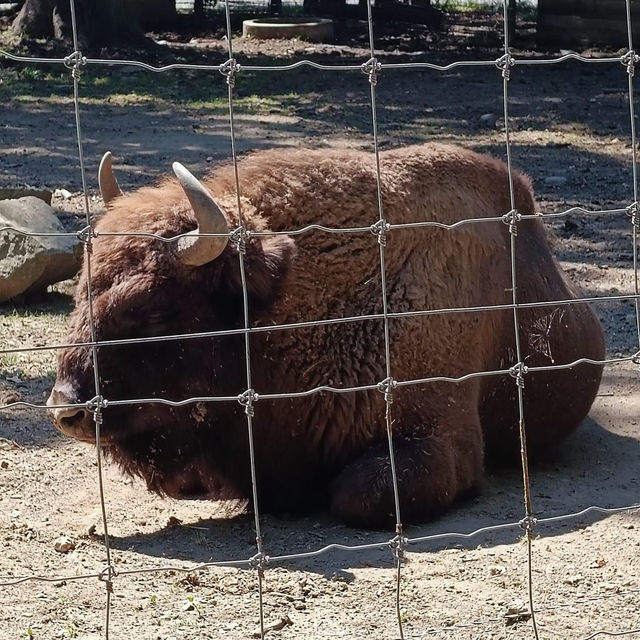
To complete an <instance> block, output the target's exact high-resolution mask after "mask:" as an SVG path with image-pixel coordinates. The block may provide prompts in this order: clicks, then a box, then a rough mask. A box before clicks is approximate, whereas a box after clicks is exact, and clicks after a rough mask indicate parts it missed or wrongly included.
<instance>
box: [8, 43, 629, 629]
mask: <svg viewBox="0 0 640 640" xmlns="http://www.w3.org/2000/svg"><path fill="white" fill-rule="evenodd" d="M245 44H246V47H244V49H245V50H246V51H245V52H244V53H243V44H242V42H239V43H238V49H239V51H240V54H241V55H245V56H249V58H250V57H251V56H255V55H258V54H259V53H260V52H259V51H257V52H256V50H254V49H252V48H251V47H255V45H254V44H251V43H245ZM198 45H199V46H200V47H201V49H202V52H203V53H202V55H203V56H205V57H207V59H209V60H212V61H213V60H215V61H218V60H219V59H220V57H221V56H222V53H221V50H222V48H223V46H224V43H222V42H220V41H217V40H206V39H201V41H200V42H199V43H198ZM176 46H178V45H176ZM270 47H276V49H275V50H270V51H269V52H267V53H268V54H269V55H277V56H279V58H280V59H285V60H288V61H293V60H295V59H300V58H302V57H305V56H312V55H318V56H320V57H322V56H325V58H326V57H327V56H329V57H330V58H331V57H332V58H333V59H334V60H335V61H342V60H343V59H346V60H347V61H348V60H350V59H357V60H362V59H364V54H365V53H366V52H365V51H364V50H362V49H358V48H357V47H351V48H350V49H345V48H344V47H342V48H339V47H337V48H335V50H332V49H331V48H330V47H324V48H323V49H322V50H321V51H318V50H314V48H313V47H308V46H307V45H304V43H302V44H301V43H295V42H293V43H280V44H279V45H270ZM278 47H279V48H278ZM309 48H310V49H311V51H308V50H307V49H309ZM361 54H362V57H358V56H360V55H361ZM385 55H387V56H388V57H389V58H392V57H393V55H395V54H394V53H393V52H387V53H385ZM482 55H483V56H485V55H486V52H485V53H484V54H482ZM430 56H431V58H434V59H436V58H437V59H438V60H442V59H443V58H442V56H440V57H439V54H435V53H428V52H427V53H425V54H423V57H422V59H430ZM486 57H488V58H489V59H490V58H491V57H492V56H491V55H486ZM323 59H324V58H323ZM383 59H384V58H383ZM416 59H420V58H419V56H418V57H417V58H416ZM452 59H455V57H449V58H448V60H449V61H451V60H452ZM516 71H517V72H514V77H513V79H512V81H511V83H510V108H511V113H512V116H513V126H514V134H513V152H514V153H513V156H514V163H515V165H516V166H518V167H519V168H521V169H522V170H524V171H525V172H527V173H529V174H530V175H531V176H532V178H533V181H534V186H535V188H536V192H537V194H538V198H539V202H540V205H541V208H542V209H543V210H545V211H557V210H563V209H565V208H567V207H569V206H572V205H575V204H581V205H583V206H586V207H589V208H594V209H603V208H610V207H618V206H626V205H628V204H629V203H630V202H631V201H632V199H633V195H632V194H633V189H632V177H631V144H630V135H629V114H628V102H627V97H626V94H625V91H626V84H627V76H626V73H625V70H624V68H623V67H622V66H621V65H619V64H618V63H615V64H600V65H579V64H577V63H571V62H569V63H566V64H563V65H558V66H555V67H527V68H524V67H523V68H522V70H520V68H517V70H516ZM124 75H125V77H130V74H129V75H127V74H124ZM274 78H275V79H274V81H273V82H272V83H270V84H269V85H268V86H269V87H270V90H271V91H272V94H273V95H274V96H276V97H277V96H281V95H283V94H285V93H287V92H288V91H289V90H290V89H291V87H293V85H294V84H295V83H300V85H301V87H302V89H301V90H300V91H299V93H298V94H296V95H294V96H293V97H292V98H291V103H290V106H289V108H288V109H287V110H286V111H283V110H280V109H276V110H275V112H270V111H269V109H264V108H258V109H257V110H253V111H252V110H251V109H248V108H247V109H243V110H241V111H240V112H239V113H238V116H237V125H238V131H237V135H238V147H239V150H240V151H244V150H247V149H253V148H257V147H265V146H276V145H286V146H302V145H307V146H314V147H325V146H354V147H355V146H357V147H361V148H370V146H371V134H370V131H371V125H370V112H369V111H368V91H369V88H368V84H367V82H366V78H365V77H364V76H361V75H360V74H357V73H356V74H351V75H349V74H339V73H330V72H325V73H320V72H318V73H315V74H312V73H310V72H308V71H307V72H304V73H300V74H297V75H296V76H295V78H294V79H293V80H290V79H289V78H288V77H287V78H285V77H284V76H280V75H278V76H275V77H274ZM215 81H216V82H218V81H219V79H218V78H216V80H215ZM199 82H200V83H201V82H203V77H202V76H189V77H188V78H186V79H185V86H188V84H189V83H199ZM51 95H53V96H55V97H50V96H51ZM60 95H63V96H64V95H67V96H68V86H66V87H64V88H62V89H60V88H56V87H55V86H52V87H51V92H50V95H43V96H40V97H35V98H27V97H24V96H8V98H7V99H6V100H2V101H0V185H2V184H6V185H10V184H11V185H14V184H16V185H20V184H22V185H24V184H31V185H36V186H45V187H49V188H52V189H55V188H65V189H68V190H69V191H70V192H71V193H72V196H71V198H68V199H65V198H63V197H61V196H57V197H56V198H54V205H55V206H56V207H58V208H59V209H60V210H61V212H65V213H66V214H68V215H65V216H64V218H65V220H66V221H67V222H68V223H69V225H70V226H73V225H74V224H75V225H79V224H81V221H80V220H76V219H75V216H76V214H78V213H80V212H81V209H82V198H80V197H79V196H78V191H79V189H80V180H79V173H78V163H77V149H76V143H75V137H74V136H75V124H74V120H73V108H72V104H71V102H70V101H69V99H68V97H67V98H64V97H63V98H61V97H60ZM501 95H502V94H501V78H500V76H499V73H498V72H497V71H496V70H495V69H493V68H491V67H489V68H481V69H455V70H452V71H449V72H436V71H415V70H414V71H411V72H409V71H406V72H398V73H391V72H389V73H385V74H383V77H382V78H381V81H380V86H379V106H380V129H381V143H382V145H383V147H384V146H395V145H399V144H402V143H409V142H415V141H420V140H434V139H437V140H450V141H455V142H458V143H461V144H464V145H466V146H469V147H472V148H476V149H481V150H484V151H488V152H491V153H493V154H495V155H498V156H502V155H503V154H504V136H503V133H502V131H501V129H500V119H501V100H502V98H501ZM82 121H83V131H84V136H85V143H86V144H85V154H86V157H87V165H88V168H89V188H90V191H91V193H92V195H94V196H95V194H96V184H95V178H94V177H93V176H94V174H95V168H96V166H97V163H98V161H99V157H100V155H101V154H102V152H103V151H104V150H105V149H111V151H112V152H113V153H114V156H115V157H116V158H118V159H119V162H120V165H121V166H120V167H119V177H120V179H121V183H122V185H123V187H124V188H125V189H132V188H134V187H135V186H137V185H140V184H146V183H148V182H150V181H152V180H153V179H154V178H155V177H156V176H159V175H161V174H162V173H164V172H166V170H167V168H168V167H169V165H170V163H171V161H173V160H180V161H182V162H184V163H185V164H187V165H188V166H190V167H192V168H193V169H194V170H196V171H200V172H203V171H205V170H206V168H207V165H208V164H209V163H210V162H211V161H213V160H215V159H220V158H227V157H228V156H229V137H228V135H229V130H228V122H227V120H226V116H225V112H224V108H223V107H220V106H207V105H206V104H205V105H204V106H202V105H200V106H180V107H173V106H171V105H166V104H160V105H158V104H155V103H154V102H152V101H146V102H142V103H140V104H128V105H125V106H122V105H121V104H111V103H110V102H108V101H106V100H100V101H89V102H85V103H84V104H83V107H82ZM558 178H559V179H558ZM91 206H92V209H94V210H95V211H98V210H99V208H100V202H99V200H98V199H97V197H94V198H92V204H91ZM553 227H554V232H555V234H556V236H557V240H556V250H557V253H558V255H559V257H560V258H561V260H562V262H563V264H564V266H565V268H566V269H567V270H568V271H569V273H570V274H571V275H572V277H573V278H574V279H575V280H576V281H578V282H579V283H580V284H581V285H582V286H583V288H584V290H585V292H586V293H588V294H589V295H598V294H600V295H605V294H618V293H630V292H632V291H633V287H634V278H633V264H632V244H631V225H630V222H629V219H628V218H627V217H626V216H624V215H622V216H617V217H606V216H589V217H586V216H579V215H572V216H570V217H568V218H564V219H560V220H558V221H557V222H555V223H554V224H553ZM70 291H71V284H70V283H64V284H63V285H61V286H59V287H56V289H55V291H52V292H49V293H48V294H46V295H44V296H42V297H40V298H38V299H37V300H31V301H28V302H21V303H20V304H17V305H3V306H0V343H1V344H2V347H3V348H7V347H13V346H27V345H37V344H46V343H51V342H56V341H59V340H61V339H62V336H63V335H64V327H65V318H66V315H67V314H68V313H69V311H70V309H71V306H72V301H71V298H70V296H69V292H70ZM595 306H596V309H597V312H598V313H599V315H600V317H601V319H602V322H603V324H604V327H605V330H606V333H607V349H608V353H609V355H611V356H614V355H617V354H625V355H627V354H631V353H634V352H635V351H636V350H637V348H638V337H637V335H636V330H635V319H634V318H635V316H634V308H633V305H632V304H631V303H629V302H620V303H601V304H597V305H595ZM54 361H55V355H54V354H52V353H49V352H36V353H31V354H22V355H17V356H4V357H2V358H1V359H0V405H3V404H8V403H10V402H13V401H16V400H20V399H23V400H29V401H31V402H36V403H39V402H43V401H44V399H45V398H46V396H47V394H48V390H49V388H50V386H51V384H52V379H53V378H52V376H53V367H54ZM639 404H640V396H639V394H638V383H637V367H636V366H635V365H632V364H623V365H616V366H612V367H609V368H607V370H606V371H605V376H604V381H603V384H602V387H601V390H600V394H599V396H598V398H597V400H596V403H595V404H594V407H593V410H592V412H591V415H590V418H589V420H587V422H586V423H585V425H584V426H583V427H582V428H581V429H580V430H579V432H578V433H576V435H575V436H574V437H573V438H572V439H571V440H570V441H569V442H567V443H566V445H565V446H563V447H562V448H561V449H559V450H558V451H555V452H553V454H551V456H550V458H549V459H548V460H546V461H545V462H543V463H540V464H537V465H535V467H534V468H533V469H532V489H533V494H532V495H533V504H534V510H535V513H536V515H537V516H538V517H539V518H545V517H550V516H556V515H562V514H568V513H574V512H577V511H580V510H581V509H583V508H585V507H588V506H590V505H600V506H603V507H620V506H626V505H631V504H634V503H636V502H638V495H639V480H640V433H639V430H638V424H637V420H638V419H637V415H638V409H639V408H640V407H639ZM104 477H105V479H104V493H105V496H106V505H107V513H108V523H109V532H110V534H111V537H110V540H111V552H112V562H113V564H114V565H115V566H116V567H117V569H118V571H120V572H121V574H122V575H118V576H116V577H115V579H114V581H113V596H112V607H111V620H110V623H111V634H110V636H111V638H123V639H124V638H137V639H139V640H169V639H172V640H173V639H175V640H178V639H184V638H203V639H205V638H211V639H212V638H221V637H225V638H247V637H251V636H252V634H253V633H254V632H255V630H256V626H257V624H258V610H259V603H258V592H257V589H256V584H257V582H256V581H257V575H256V572H255V571H254V570H252V569H237V568H209V569H206V570H197V571H193V572H190V573H183V572H180V571H162V572H153V573H136V574H133V575H125V574H126V572H127V571H130V570H134V569H148V568H155V567H165V566H171V567H185V568H189V567H193V566H195V565H197V564H198V563H202V562H209V561H212V560H213V561H220V560H232V559H246V558H249V557H250V556H252V555H253V554H254V553H255V532H254V525H253V519H252V517H251V516H247V515H245V514H242V513H238V514H237V515H235V516H234V517H229V516H227V515H225V514H224V513H223V512H222V511H221V509H220V508H218V507H217V506H216V505H213V504H210V503H207V502H180V503H178V502H175V501H171V500H160V499H159V498H157V497H154V496H151V495H149V494H148V493H147V492H146V491H145V488H144V487H143V486H142V484H141V483H140V482H136V481H134V482H132V481H131V480H130V479H128V478H124V477H122V476H121V475H120V473H119V472H118V470H117V469H115V468H112V467H110V466H108V465H107V466H106V468H105V471H104ZM97 495H98V493H97V467H96V459H95V454H94V452H93V450H92V449H91V448H90V447H87V446H83V445H81V444H79V443H76V442H72V441H70V440H69V439H66V438H63V437H61V436H59V435H58V434H57V433H56V432H55V431H54V429H53V428H52V426H51V425H50V424H49V422H48V419H47V417H46V415H45V414H44V413H43V412H40V411H35V410H33V411H30V410H25V409H15V410H4V411H1V412H0V583H2V582H3V581H4V582H6V581H7V580H8V579H9V578H10V577H11V576H25V575H26V576H34V575H36V576H41V577H44V578H47V579H51V580H52V581H51V582H41V581H34V580H31V581H29V582H25V583H22V584H20V585H13V586H4V587H0V638H2V639H5V638H7V639H9V638H11V639H13V638H42V639H48V638H52V639H53V638H85V639H91V640H95V639H97V638H102V637H104V630H105V602H106V589H105V583H104V582H102V581H100V580H98V579H97V578H91V579H86V580H68V579H67V580H60V579H59V578H60V577H64V576H67V577H69V576H74V575H83V574H97V573H99V572H100V571H101V570H102V569H103V567H104V565H105V545H104V541H103V539H102V537H101V534H102V532H103V525H102V523H101V520H100V513H99V508H98V501H97ZM523 512H524V508H523V502H522V482H521V478H520V473H519V471H518V469H508V470H489V472H488V474H487V479H486V483H485V486H484V488H483V492H482V495H480V496H479V497H477V498H475V499H473V500H470V501H468V502H465V503H461V504H459V505H458V506H457V507H456V508H455V509H454V510H452V511H451V512H450V513H449V514H447V515H446V516H445V517H442V518H440V519H438V520H437V521H435V522H431V523H428V524H425V525H423V526H420V527H412V528H410V529H409V530H408V531H407V535H408V536H409V537H410V538H416V537H421V536H429V535H434V534H438V533H443V532H461V533H468V532H471V531H474V530H476V529H478V528H480V527H484V526H487V525H492V524H500V523H513V522H517V521H518V520H519V519H520V518H522V516H523ZM262 526H263V529H264V539H265V550H266V553H267V554H268V555H270V556H276V555H280V554H284V553H294V552H303V551H311V550H316V549H319V548H321V547H323V546H325V545H328V544H331V543H342V544H348V545H358V544H363V543H370V542H384V541H386V540H388V539H389V538H390V537H391V536H392V533H391V532H386V533H385V532H371V531H360V530H354V529H349V528H346V527H344V526H341V525H339V524H337V523H336V522H335V521H333V520H332V519H331V518H330V517H329V516H328V515H327V514H326V513H317V514H313V515H311V516H308V517H302V518H293V517H292V518H287V519H279V518H275V517H272V516H265V517H264V518H263V520H262ZM639 530H640V523H639V522H638V518H637V514H636V513H635V512H628V513H625V514H616V515H604V514H590V515H588V516H580V517H576V518H573V519H567V520H563V521H561V522H557V523H553V524H548V525H544V526H543V525H540V526H539V527H538V528H536V538H535V540H534V541H533V545H532V548H533V565H532V576H533V584H534V599H535V603H536V610H537V621H538V627H539V629H538V630H539V634H540V637H541V638H572V639H576V638H587V637H588V636H590V634H592V633H593V632H596V631H600V630H607V631H610V632H626V631H632V630H634V629H640V606H639V605H638V594H639V591H640V578H639V569H640V560H639V558H640V554H639V553H638V546H639V545H640V536H639V534H638V531H639ZM60 536H66V537H67V538H68V542H69V543H70V545H71V548H70V549H69V550H67V551H66V552H61V551H57V550H56V542H57V541H59V538H60ZM395 585H396V573H395V569H394V566H393V557H392V554H391V551H390V549H388V548H383V549H380V550H375V551H357V552H356V551H351V552H346V551H340V550H333V551H329V552H327V553H325V554H323V555H320V556H316V557H313V558H309V559H306V560H298V561H291V562H287V563H283V564H282V565H278V564H276V565H274V566H271V565H269V566H268V567H267V570H266V572H265V576H264V587H265V593H264V611H265V620H266V622H267V624H268V625H270V624H272V623H274V624H275V626H276V627H279V628H276V629H273V630H272V631H270V632H269V637H273V638H282V639H283V640H287V639H293V638H314V639H315V638H318V639H319V638H334V637H335V638H362V637H370V638H376V639H389V638H397V637H398V636H399V632H398V626H397V623H396V613H395ZM527 598H528V596H527V545H526V544H525V543H524V542H523V541H522V531H521V530H520V529H519V528H518V527H517V526H516V527H513V528H511V529H508V530H504V531H500V532H489V533H483V534H480V535H477V536H475V537H473V538H471V539H469V540H460V539H455V538H448V539H446V540H442V541H431V542H422V543H419V544H415V545H411V546H410V547H409V551H408V554H407V561H406V563H405V564H404V565H403V567H402V572H401V594H400V608H401V617H402V620H403V624H404V632H405V635H406V637H431V636H438V637H443V638H456V639H458V638H460V639H464V638H470V639H471V638H482V639H489V638H495V639H499V638H500V639H501V638H513V639H515V638H521V637H522V638H524V637H533V631H532V626H531V622H530V621H529V620H528V619H527V618H528V616H527V615H526V610H527V607H528V605H527ZM523 612H524V613H523Z"/></svg>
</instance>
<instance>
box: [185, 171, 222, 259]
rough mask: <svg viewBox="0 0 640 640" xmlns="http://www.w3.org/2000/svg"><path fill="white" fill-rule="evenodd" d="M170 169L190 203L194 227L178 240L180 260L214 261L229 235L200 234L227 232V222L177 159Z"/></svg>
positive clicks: (203, 188) (194, 178)
mask: <svg viewBox="0 0 640 640" xmlns="http://www.w3.org/2000/svg"><path fill="white" fill-rule="evenodd" d="M173 172H174V173H175V174H176V177H177V178H178V180H179V181H180V184H181V185H182V188H183V189H184V192H185V193H186V194H187V198H188V199H189V202H190V203H191V208H192V209H193V214H194V215H195V217H196V220H197V221H198V228H197V229H196V230H195V231H192V232H191V233H190V234H188V235H187V236H184V237H182V238H180V239H179V240H178V253H179V254H180V259H181V260H182V261H183V262H184V263H185V264H187V265H189V266H192V267H199V266H201V265H203V264H207V262H211V261H212V260H215V259H216V258H217V257H218V256H219V255H220V254H221V253H222V251H223V250H224V248H225V247H226V246H227V242H228V241H229V238H228V237H227V236H225V237H218V238H215V237H211V236H204V237H203V236H201V235H200V234H203V233H224V234H227V233H229V224H228V223H227V219H226V218H225V217H224V213H223V212H222V209H221V208H220V207H219V206H218V203H217V202H216V201H215V200H214V199H213V196H212V195H211V194H210V193H209V192H208V191H207V190H206V189H205V187H204V186H203V185H202V183H201V182H200V181H199V180H198V179H197V178H196V177H195V176H193V175H192V174H191V173H190V172H189V171H188V170H187V169H185V168H184V167H183V166H182V165H181V164H180V163H179V162H174V163H173Z"/></svg>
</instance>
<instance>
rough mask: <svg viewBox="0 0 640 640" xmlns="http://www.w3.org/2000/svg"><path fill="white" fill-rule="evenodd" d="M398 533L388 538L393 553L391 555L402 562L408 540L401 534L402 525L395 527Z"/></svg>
mask: <svg viewBox="0 0 640 640" xmlns="http://www.w3.org/2000/svg"><path fill="white" fill-rule="evenodd" d="M396 530H397V531H398V534H397V535H396V536H395V537H393V538H391V540H389V547H390V548H391V552H392V553H393V557H394V558H395V559H396V561H397V562H402V561H403V560H404V559H405V554H404V552H405V549H406V548H407V546H408V545H409V540H408V538H407V537H406V536H404V535H402V527H401V526H398V527H396Z"/></svg>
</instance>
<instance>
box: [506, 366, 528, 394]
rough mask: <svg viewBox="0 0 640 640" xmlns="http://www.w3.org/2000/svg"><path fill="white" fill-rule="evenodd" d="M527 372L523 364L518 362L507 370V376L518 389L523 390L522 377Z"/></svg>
mask: <svg viewBox="0 0 640 640" xmlns="http://www.w3.org/2000/svg"><path fill="white" fill-rule="evenodd" d="M528 371H529V368H528V367H527V365H526V364H524V362H518V363H517V364H514V365H513V367H511V369H509V375H510V376H511V377H512V378H514V379H515V381H516V384H517V385H518V386H519V387H523V388H524V376H525V374H526V373H527V372H528Z"/></svg>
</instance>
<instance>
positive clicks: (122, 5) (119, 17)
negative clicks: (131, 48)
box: [13, 0, 175, 47]
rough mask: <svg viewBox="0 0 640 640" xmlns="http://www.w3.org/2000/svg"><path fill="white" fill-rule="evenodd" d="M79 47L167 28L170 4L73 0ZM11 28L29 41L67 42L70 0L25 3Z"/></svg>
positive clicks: (168, 1)
mask: <svg viewBox="0 0 640 640" xmlns="http://www.w3.org/2000/svg"><path fill="white" fill-rule="evenodd" d="M74 4H75V9H76V19H77V27H78V33H79V36H80V40H81V43H82V46H89V47H99V46H102V45H105V44H110V43H113V42H119V41H132V40H136V39H140V38H142V35H143V29H145V28H151V27H156V26H167V25H169V24H172V23H173V20H174V18H175V3H174V2H173V0H75V3H74ZM13 28H14V29H15V30H16V31H18V32H19V33H24V34H26V35H28V36H31V37H52V36H53V37H55V38H61V39H67V40H68V39H71V36H72V24H71V7H70V0H26V1H25V4H24V6H23V7H22V10H21V11H20V13H19V14H18V16H17V17H16V19H15V21H14V23H13Z"/></svg>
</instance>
